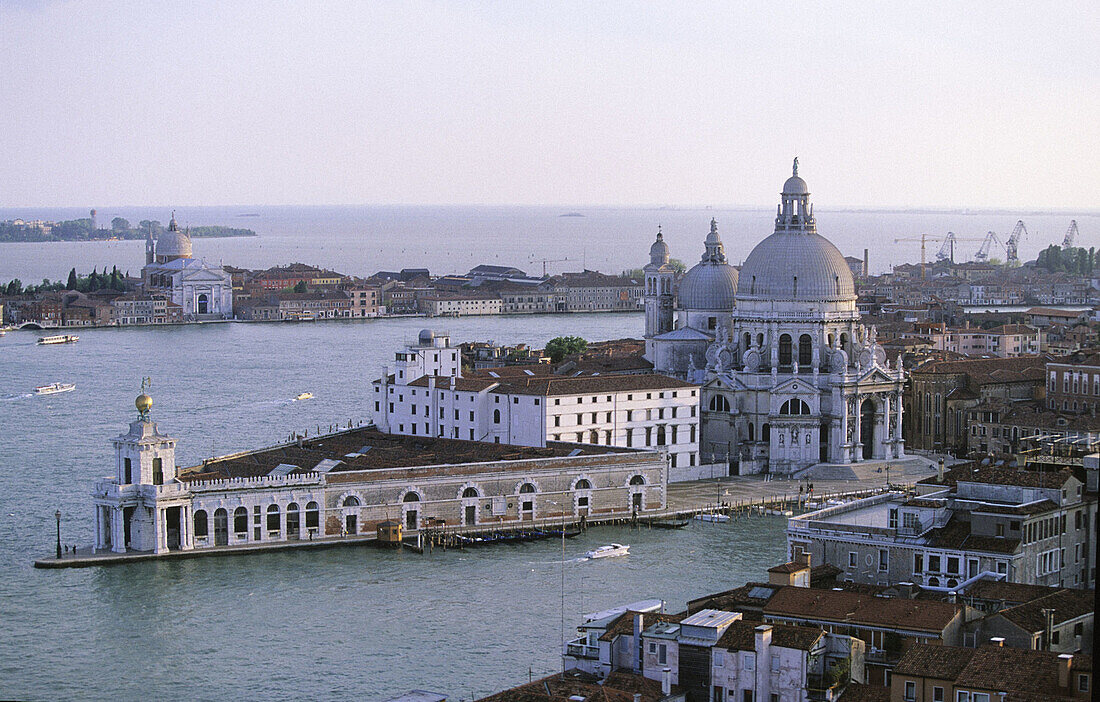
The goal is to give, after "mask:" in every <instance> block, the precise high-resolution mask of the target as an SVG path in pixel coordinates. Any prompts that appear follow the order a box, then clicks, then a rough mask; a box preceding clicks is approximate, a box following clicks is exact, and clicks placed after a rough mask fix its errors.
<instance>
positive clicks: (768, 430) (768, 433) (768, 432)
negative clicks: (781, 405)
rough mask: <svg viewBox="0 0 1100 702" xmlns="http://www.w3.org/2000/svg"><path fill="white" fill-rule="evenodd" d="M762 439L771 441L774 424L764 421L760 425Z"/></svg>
mask: <svg viewBox="0 0 1100 702" xmlns="http://www.w3.org/2000/svg"><path fill="white" fill-rule="evenodd" d="M760 440H761V441H771V440H772V425H771V424H768V423H767V422H764V423H763V424H762V425H761V426H760Z"/></svg>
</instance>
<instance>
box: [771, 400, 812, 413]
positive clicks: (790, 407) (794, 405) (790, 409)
mask: <svg viewBox="0 0 1100 702" xmlns="http://www.w3.org/2000/svg"><path fill="white" fill-rule="evenodd" d="M809 413H810V406H809V405H807V404H806V403H805V402H803V401H802V400H798V399H792V400H787V401H786V402H784V403H783V405H782V406H781V407H780V408H779V414H809Z"/></svg>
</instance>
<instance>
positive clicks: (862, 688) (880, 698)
mask: <svg viewBox="0 0 1100 702" xmlns="http://www.w3.org/2000/svg"><path fill="white" fill-rule="evenodd" d="M837 701H838V702H890V688H888V687H884V686H882V685H865V684H863V683H857V682H850V683H848V686H847V687H845V688H844V692H843V693H841V695H840V697H838V698H837Z"/></svg>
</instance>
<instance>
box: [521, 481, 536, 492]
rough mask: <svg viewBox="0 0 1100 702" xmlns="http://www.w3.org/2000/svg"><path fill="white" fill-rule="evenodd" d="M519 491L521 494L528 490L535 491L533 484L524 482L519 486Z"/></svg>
mask: <svg viewBox="0 0 1100 702" xmlns="http://www.w3.org/2000/svg"><path fill="white" fill-rule="evenodd" d="M519 491H520V493H521V494H523V493H528V492H534V491H535V486H534V485H532V484H531V483H524V484H523V485H520V486H519Z"/></svg>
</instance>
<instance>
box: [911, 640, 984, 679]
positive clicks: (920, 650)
mask: <svg viewBox="0 0 1100 702" xmlns="http://www.w3.org/2000/svg"><path fill="white" fill-rule="evenodd" d="M976 650H977V649H974V648H958V647H956V646H933V645H931V644H915V645H914V646H913V647H912V648H910V649H909V650H908V651H906V652H905V654H904V655H903V656H902V657H901V660H899V661H898V664H897V665H896V666H895V667H894V675H912V676H914V677H921V678H939V679H940V680H954V679H955V678H956V677H958V675H959V673H961V672H963V670H965V669H966V666H967V665H969V664H970V659H971V658H972V657H973V656H974V652H975V651H976Z"/></svg>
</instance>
